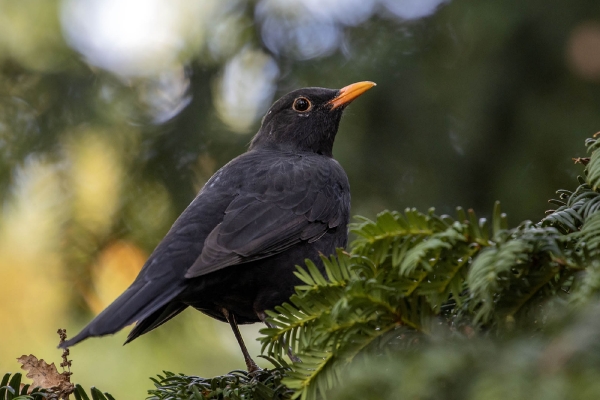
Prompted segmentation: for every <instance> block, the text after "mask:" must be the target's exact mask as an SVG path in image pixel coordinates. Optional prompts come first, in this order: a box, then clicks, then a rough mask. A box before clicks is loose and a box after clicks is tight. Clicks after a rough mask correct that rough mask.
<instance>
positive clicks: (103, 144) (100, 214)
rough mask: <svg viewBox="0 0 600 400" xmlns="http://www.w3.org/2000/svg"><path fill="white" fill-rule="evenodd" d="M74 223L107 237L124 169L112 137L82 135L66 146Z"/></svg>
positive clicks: (115, 210) (94, 134)
mask: <svg viewBox="0 0 600 400" xmlns="http://www.w3.org/2000/svg"><path fill="white" fill-rule="evenodd" d="M67 148H68V149H69V158H70V160H71V168H70V171H69V172H70V173H69V176H70V179H69V180H70V184H71V187H72V196H73V211H74V219H75V220H76V222H77V223H79V224H81V225H83V226H84V227H85V228H86V230H87V231H88V232H90V233H92V234H94V235H96V236H98V235H104V234H107V233H108V231H109V230H110V228H111V226H112V224H113V218H114V215H115V213H116V212H117V211H118V207H119V198H120V188H121V183H122V182H123V168H122V166H121V162H120V157H119V154H118V152H117V151H116V150H115V148H114V145H113V144H112V143H111V136H109V135H106V134H104V135H102V133H101V132H99V133H92V134H86V135H79V136H78V137H77V138H76V139H73V140H72V141H71V143H70V144H69V145H68V146H67Z"/></svg>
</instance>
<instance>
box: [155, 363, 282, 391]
mask: <svg viewBox="0 0 600 400" xmlns="http://www.w3.org/2000/svg"><path fill="white" fill-rule="evenodd" d="M271 362H273V363H274V365H275V368H274V369H272V370H262V371H258V372H256V373H254V374H249V373H248V372H247V371H242V370H238V371H232V372H230V373H229V374H227V375H223V376H218V377H215V378H210V379H206V378H200V377H196V376H187V375H184V374H174V373H172V372H167V371H165V372H164V375H159V376H158V379H155V378H151V379H152V381H153V382H154V385H155V386H156V389H154V390H150V391H148V393H149V394H150V397H148V400H179V399H181V400H183V399H186V400H187V399H193V400H207V399H229V400H242V399H256V400H284V399H289V398H290V397H291V394H292V391H291V390H290V389H288V388H287V387H285V386H284V385H282V384H281V380H282V378H283V377H284V376H285V373H286V371H287V370H289V368H288V367H286V366H284V365H281V364H279V363H278V362H276V361H275V360H271Z"/></svg>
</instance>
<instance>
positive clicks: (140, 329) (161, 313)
mask: <svg viewBox="0 0 600 400" xmlns="http://www.w3.org/2000/svg"><path fill="white" fill-rule="evenodd" d="M187 307H188V306H187V304H183V303H179V302H171V303H167V304H166V305H165V306H163V307H161V308H159V309H158V310H156V311H155V312H154V313H152V314H151V315H150V316H148V317H146V318H144V319H143V320H141V321H138V323H137V324H136V325H135V327H134V328H133V329H132V330H131V332H129V335H127V340H126V341H125V343H123V344H127V343H129V342H131V341H132V340H134V339H135V338H137V337H138V336H141V335H143V334H146V333H148V332H150V331H152V330H154V329H156V328H158V327H159V326H161V325H162V324H164V323H165V322H167V321H168V320H170V319H171V318H173V317H175V316H176V315H177V314H179V313H180V312H182V311H183V310H185V309H186V308H187Z"/></svg>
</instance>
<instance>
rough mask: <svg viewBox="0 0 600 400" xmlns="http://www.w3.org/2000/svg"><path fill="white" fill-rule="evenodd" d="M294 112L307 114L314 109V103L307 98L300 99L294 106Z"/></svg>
mask: <svg viewBox="0 0 600 400" xmlns="http://www.w3.org/2000/svg"><path fill="white" fill-rule="evenodd" d="M292 108H293V109H294V111H298V112H307V111H308V110H310V109H311V108H312V103H311V102H310V100H308V99H307V98H306V97H298V98H297V99H296V100H294V104H293V105H292Z"/></svg>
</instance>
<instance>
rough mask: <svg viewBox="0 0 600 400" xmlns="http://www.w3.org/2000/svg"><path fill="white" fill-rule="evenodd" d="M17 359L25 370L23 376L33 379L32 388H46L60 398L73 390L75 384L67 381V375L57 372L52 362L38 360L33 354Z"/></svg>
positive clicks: (65, 396)
mask: <svg viewBox="0 0 600 400" xmlns="http://www.w3.org/2000/svg"><path fill="white" fill-rule="evenodd" d="M17 361H19V362H20V363H21V364H23V366H22V367H21V369H24V370H25V371H27V375H25V376H26V377H28V378H29V379H32V380H33V384H32V385H31V387H32V388H34V387H41V388H44V389H47V390H48V391H49V392H51V393H53V394H56V395H57V397H59V398H61V399H63V398H64V399H66V398H67V396H68V395H69V394H70V393H73V390H75V386H74V385H73V384H72V383H71V382H69V378H68V376H66V375H63V374H61V373H59V372H58V370H57V369H56V365H54V363H52V364H48V363H47V362H46V361H44V360H43V359H42V360H38V359H37V357H36V356H34V355H33V354H30V355H28V356H26V355H23V356H21V357H19V358H17Z"/></svg>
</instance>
